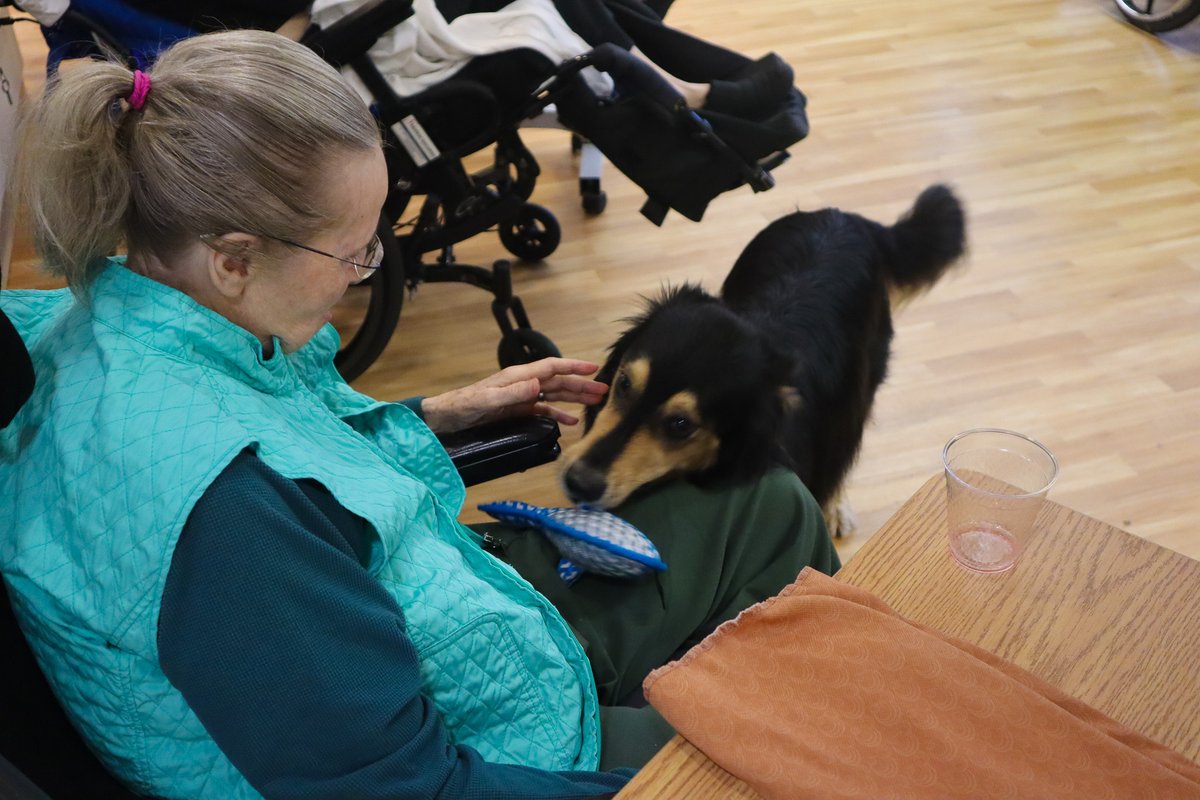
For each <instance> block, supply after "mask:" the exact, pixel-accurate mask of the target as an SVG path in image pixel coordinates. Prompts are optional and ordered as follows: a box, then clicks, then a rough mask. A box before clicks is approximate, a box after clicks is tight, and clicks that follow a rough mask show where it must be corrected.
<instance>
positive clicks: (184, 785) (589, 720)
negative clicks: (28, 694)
mask: <svg viewBox="0 0 1200 800" xmlns="http://www.w3.org/2000/svg"><path fill="white" fill-rule="evenodd" d="M3 305H4V309H5V311H6V312H7V313H8V314H9V316H10V317H12V318H13V320H14V322H15V323H16V325H17V327H18V329H19V330H21V332H22V335H23V337H24V338H25V341H26V343H27V345H29V349H30V351H31V352H32V355H33V359H34V364H35V367H36V370H37V379H38V384H37V389H36V392H35V394H34V397H33V398H32V399H31V400H30V402H29V403H28V404H27V405H26V407H25V408H24V409H22V411H21V412H20V414H19V416H18V417H17V419H16V421H15V422H14V423H13V425H11V426H10V427H9V428H8V429H7V430H5V431H3V432H0V497H3V498H4V500H3V505H4V506H6V507H7V508H6V510H5V512H4V513H5V515H6V516H8V517H9V519H10V522H6V524H5V525H4V528H3V531H2V535H0V569H2V570H3V573H4V577H5V579H6V581H7V582H8V585H9V588H10V592H11V594H12V596H13V605H14V609H15V610H16V612H17V616H18V618H19V619H20V621H21V625H22V628H23V629H24V631H25V634H26V636H27V637H28V639H29V641H30V643H31V645H32V647H33V649H34V652H35V653H36V654H37V657H38V660H39V663H40V664H41V667H42V669H43V671H44V672H45V673H46V674H47V677H48V678H49V680H50V683H51V684H52V685H53V687H54V689H55V691H56V693H57V695H58V697H59V699H60V700H61V701H62V703H63V705H64V706H65V707H66V709H67V711H68V714H69V715H70V716H71V718H72V719H73V721H74V722H75V724H76V726H77V727H78V728H79V729H80V730H81V732H82V733H83V734H84V736H85V737H86V738H87V740H88V741H89V742H90V743H91V745H92V747H93V749H94V750H95V751H96V752H97V754H98V755H99V756H100V758H101V760H102V761H103V762H104V763H105V764H106V765H107V766H108V767H109V768H110V769H111V770H112V771H113V772H114V773H116V774H117V775H118V776H120V777H121V778H122V779H124V780H125V781H126V782H127V783H129V784H130V785H131V786H132V787H133V788H135V789H136V790H139V791H141V792H145V793H150V794H155V795H160V796H164V797H187V798H201V797H212V798H221V799H222V800H228V799H229V798H240V797H256V796H257V793H256V792H255V791H254V790H253V789H252V788H251V787H250V786H249V784H247V782H246V781H245V779H244V778H243V777H242V776H241V775H240V774H239V773H238V772H237V770H236V769H235V768H234V767H233V765H232V764H230V763H229V761H228V759H226V758H225V757H224V755H223V754H222V753H221V752H220V750H219V749H218V748H217V746H216V745H215V743H214V742H213V741H212V739H211V738H210V737H209V736H208V734H207V733H206V732H205V730H204V728H203V726H201V724H200V722H199V721H198V720H197V719H196V716H195V715H194V714H193V713H192V712H191V710H190V709H189V708H188V705H187V703H186V702H185V701H184V699H183V697H182V695H180V693H179V692H178V691H176V689H175V688H174V687H173V686H172V685H171V684H170V682H168V680H167V679H166V677H165V676H164V675H163V673H162V670H161V669H160V667H159V660H158V650H157V641H156V630H157V626H158V616H159V605H160V602H161V598H162V592H163V586H164V584H165V581H166V577H167V570H168V568H169V566H170V563H171V554H172V552H173V550H174V547H175V543H176V541H177V539H178V537H179V534H180V531H181V530H182V528H183V525H184V522H185V520H186V519H187V517H188V514H189V512H190V510H191V508H192V506H193V505H194V504H195V502H196V500H197V498H198V497H200V495H201V494H202V493H203V492H204V491H205V489H206V488H207V487H208V485H209V484H210V483H211V482H212V480H213V479H214V477H215V476H216V475H217V474H219V473H220V472H221V470H222V469H223V468H224V467H225V465H226V464H228V463H229V461H230V460H231V459H232V458H233V457H234V456H235V455H236V454H237V453H238V452H240V451H241V450H243V449H244V448H253V449H254V450H255V451H256V452H257V454H258V456H259V458H261V459H263V461H265V462H266V463H267V464H268V465H270V466H271V467H272V468H274V469H275V470H276V471H278V472H279V473H281V474H282V475H284V476H286V477H288V478H293V479H298V478H313V479H315V480H317V481H319V482H320V483H321V484H322V485H324V486H325V487H326V488H327V489H328V490H329V491H330V492H332V494H333V495H334V496H335V497H336V498H337V499H338V501H339V502H340V503H341V504H342V505H344V506H345V507H346V508H348V509H349V510H350V511H353V512H354V513H355V514H358V515H359V516H361V517H363V518H364V519H366V520H367V521H368V522H370V523H371V525H372V526H373V527H374V529H375V531H376V532H377V534H378V542H377V543H376V545H375V552H374V554H373V557H372V560H371V565H370V567H369V568H370V570H371V572H372V574H373V575H374V576H375V577H376V578H377V579H378V580H379V581H380V583H381V584H383V585H384V586H385V587H387V588H388V589H389V590H390V591H391V593H392V594H393V595H394V596H395V598H396V600H397V602H398V603H399V605H400V607H401V608H402V609H403V610H404V615H405V621H406V624H407V632H408V635H409V636H410V637H411V638H412V640H413V642H414V643H415V645H416V648H417V650H418V652H419V653H420V655H421V665H422V666H421V671H422V675H421V677H422V681H423V686H424V693H425V694H426V695H427V696H428V697H430V698H431V699H432V700H433V702H434V703H435V704H436V705H437V707H438V708H439V709H440V710H441V712H442V714H443V716H444V718H445V723H446V726H447V728H448V729H449V731H450V734H451V736H452V737H453V739H454V740H455V741H456V742H458V743H462V744H466V745H470V746H471V747H474V748H476V749H477V750H479V751H480V753H481V754H482V755H483V756H484V757H485V758H487V759H489V760H492V761H501V762H508V763H518V764H526V765H529V766H535V767H541V768H543V769H548V770H566V769H589V770H590V769H594V768H595V767H596V765H597V762H598V756H599V724H598V721H597V708H596V699H595V687H594V685H593V683H592V677H591V670H590V668H589V666H588V663H587V660H586V658H585V657H584V655H583V652H582V650H581V648H580V646H579V644H578V643H577V641H576V640H575V638H574V637H573V636H572V634H571V632H570V630H569V629H568V627H567V625H566V623H565V622H564V621H563V620H562V618H561V617H560V616H559V615H558V613H557V612H556V611H555V609H554V608H553V607H552V606H551V605H550V604H549V603H548V602H547V601H546V600H545V599H544V598H543V597H542V596H541V595H539V594H538V593H537V592H535V591H534V590H533V589H532V587H530V586H529V585H528V584H527V583H526V582H525V581H523V580H522V579H521V578H520V577H519V576H517V574H516V573H515V572H514V571H513V570H512V569H510V568H509V567H507V566H506V565H504V564H502V563H501V562H499V561H497V560H496V559H494V558H492V557H491V556H490V555H488V554H487V553H485V552H483V551H482V550H481V549H480V548H479V546H478V537H476V536H475V534H474V533H472V532H471V531H469V530H468V529H466V528H464V527H462V526H461V525H459V524H458V523H457V522H456V519H455V517H456V515H457V512H458V510H459V508H460V506H461V504H462V501H463V495H464V493H463V487H462V482H461V481H460V480H459V478H458V475H457V473H456V472H455V471H454V468H453V465H452V464H451V463H450V461H449V459H448V457H447V456H446V454H445V451H444V450H443V449H442V448H441V447H440V446H439V444H438V442H437V439H436V438H435V437H434V436H433V434H432V433H431V432H430V431H429V429H428V428H427V427H425V425H424V424H422V423H421V422H420V420H419V419H417V418H416V416H415V415H413V414H412V412H410V411H409V410H408V409H407V408H404V407H403V406H400V405H396V404H387V403H378V402H375V401H373V400H371V399H370V398H368V397H366V396H364V395H361V394H359V393H357V392H355V391H354V390H353V389H351V388H350V387H349V386H347V385H346V383H345V382H343V381H342V380H341V379H340V378H339V377H338V375H337V373H336V372H335V371H334V369H333V365H332V356H333V353H334V352H335V350H336V347H337V336H336V333H334V331H333V330H332V328H330V327H329V326H326V328H325V329H324V330H322V331H321V332H320V333H319V334H318V335H317V336H316V337H315V338H314V339H313V341H311V342H310V343H309V344H308V345H306V346H305V347H304V348H302V349H301V350H299V351H297V352H296V353H293V354H291V355H288V356H283V355H280V352H281V351H279V350H278V348H277V349H276V353H277V355H276V356H275V357H274V358H271V359H269V360H264V359H263V357H262V348H261V347H260V345H259V343H258V342H257V340H256V339H255V338H254V337H253V336H252V335H250V334H249V333H248V332H247V331H245V330H243V329H242V328H239V327H237V326H235V325H233V324H232V323H230V322H229V321H227V320H225V319H224V318H223V317H221V316H219V315H217V314H214V313H213V312H211V311H208V310H207V309H205V308H203V307H201V306H199V305H198V304H196V303H195V302H194V301H192V300H191V299H190V298H189V297H187V296H186V295H183V294H181V293H179V292H177V291H175V290H173V289H171V288H168V287H166V286H164V285H162V284H160V283H157V282H155V281H152V280H149V279H147V278H143V277H141V276H139V275H136V274H134V273H132V272H130V271H129V270H127V269H125V268H124V266H123V265H122V264H121V263H120V262H119V261H117V260H114V261H113V263H111V264H110V265H109V266H108V268H107V269H105V270H104V272H103V273H102V274H101V276H100V277H99V278H98V279H97V281H96V283H95V284H94V286H93V287H92V289H91V290H90V303H88V304H80V303H78V302H76V301H75V299H74V298H73V297H72V296H71V295H70V293H69V292H67V291H66V290H63V291H59V292H36V291H28V292H6V293H5V294H4V295H3Z"/></svg>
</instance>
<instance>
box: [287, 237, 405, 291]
mask: <svg viewBox="0 0 1200 800" xmlns="http://www.w3.org/2000/svg"><path fill="white" fill-rule="evenodd" d="M263 236H264V238H267V239H274V240H275V241H277V242H279V243H280V244H286V245H287V246H288V247H298V248H300V249H301V250H307V251H308V252H310V253H316V254H317V255H319V256H325V257H326V258H332V259H333V260H334V261H341V262H342V263H343V264H349V265H350V266H352V267H354V274H355V275H357V276H358V279H359V280H366V279H367V278H369V277H371V276H372V275H374V274H375V270H377V269H379V268H380V267H382V266H383V242H381V241H379V234H375V236H374V237H372V239H371V241H370V242H369V243H368V244H367V249H366V250H364V251H363V257H362V261H356V260H354V259H353V258H342V257H341V256H335V255H334V254H333V253H326V252H325V251H324V250H318V249H317V248H315V247H309V246H308V245H306V244H300V243H299V242H293V241H291V240H289V239H280V238H279V237H277V236H267V235H266V234H263Z"/></svg>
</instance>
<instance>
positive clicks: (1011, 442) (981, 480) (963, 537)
mask: <svg viewBox="0 0 1200 800" xmlns="http://www.w3.org/2000/svg"><path fill="white" fill-rule="evenodd" d="M942 464H943V466H944V467H945V469H946V493H947V494H946V517H947V522H948V526H949V534H950V552H951V553H952V554H953V555H954V558H955V560H957V561H958V563H960V564H962V565H963V566H964V567H966V568H967V569H970V570H974V571H976V572H988V573H995V572H1004V571H1005V570H1009V569H1012V567H1013V565H1015V564H1016V563H1017V559H1018V558H1019V557H1020V555H1021V552H1022V551H1023V550H1024V549H1025V545H1026V544H1027V543H1028V541H1029V537H1030V536H1031V535H1032V534H1033V527H1034V521H1035V520H1036V519H1037V515H1038V511H1039V510H1040V509H1041V507H1042V502H1043V501H1044V500H1045V498H1046V493H1047V492H1048V491H1050V487H1051V486H1052V485H1053V484H1054V481H1055V479H1056V478H1057V477H1058V461H1057V460H1055V458H1054V454H1053V453H1051V452H1050V450H1049V449H1048V448H1047V447H1046V446H1045V445H1043V444H1042V443H1041V442H1038V441H1035V440H1033V439H1031V438H1029V437H1028V436H1025V435H1024V434H1021V433H1017V432H1015V431H1009V430H1004V429H1002V428H975V429H973V430H969V431H963V432H962V433H960V434H958V435H957V436H955V437H954V438H953V439H951V440H950V441H949V442H947V443H946V446H945V447H944V448H942Z"/></svg>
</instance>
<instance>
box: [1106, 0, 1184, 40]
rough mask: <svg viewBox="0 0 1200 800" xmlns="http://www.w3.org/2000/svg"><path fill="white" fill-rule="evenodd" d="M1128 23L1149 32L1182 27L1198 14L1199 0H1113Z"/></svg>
mask: <svg viewBox="0 0 1200 800" xmlns="http://www.w3.org/2000/svg"><path fill="white" fill-rule="evenodd" d="M1115 2H1116V4H1117V10H1118V11H1120V12H1121V15H1122V16H1124V17H1125V19H1126V20H1128V21H1129V23H1130V24H1132V25H1134V26H1136V27H1138V28H1141V29H1142V30H1144V31H1148V32H1150V33H1163V32H1164V31H1173V30H1175V29H1176V28H1182V27H1183V26H1184V25H1187V24H1188V23H1189V22H1191V21H1192V20H1194V19H1195V18H1196V17H1198V16H1200V0H1157V1H1156V0H1115Z"/></svg>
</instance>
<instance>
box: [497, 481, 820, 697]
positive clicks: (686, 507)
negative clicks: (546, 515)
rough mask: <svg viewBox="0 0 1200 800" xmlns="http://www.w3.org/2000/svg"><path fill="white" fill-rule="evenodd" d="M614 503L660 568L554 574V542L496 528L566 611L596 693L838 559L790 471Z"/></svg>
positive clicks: (618, 689)
mask: <svg viewBox="0 0 1200 800" xmlns="http://www.w3.org/2000/svg"><path fill="white" fill-rule="evenodd" d="M617 513H618V514H619V515H620V516H622V517H624V518H625V519H627V520H629V521H630V522H631V523H633V524H634V525H635V526H636V527H638V528H639V529H641V530H642V531H643V532H644V533H645V534H646V535H647V536H649V537H650V538H651V540H653V541H654V543H655V545H656V546H657V547H658V549H659V552H660V554H661V556H662V559H663V561H665V562H666V564H667V570H666V571H665V572H662V573H656V574H653V575H648V576H645V577H643V578H640V579H634V580H618V579H613V578H605V577H601V576H596V575H587V574H585V575H584V576H583V577H581V578H580V579H579V580H578V581H577V582H576V583H575V584H574V585H573V586H570V587H568V586H566V585H565V584H564V583H563V582H562V580H560V579H559V577H558V575H557V573H556V571H555V567H556V564H557V562H558V558H559V556H558V552H557V551H556V550H555V549H554V547H553V546H552V545H551V544H550V543H549V542H548V541H547V540H546V538H545V537H544V536H542V535H540V534H538V533H536V532H534V531H527V532H525V533H523V534H515V535H502V536H501V538H502V539H504V540H506V547H505V554H504V557H505V558H506V559H507V560H508V561H509V562H510V563H512V564H513V565H514V566H515V567H516V568H517V570H518V571H519V572H520V573H521V574H522V575H523V576H524V577H525V578H526V579H527V580H529V581H530V582H531V583H532V584H533V585H534V586H535V587H537V589H538V590H539V591H541V592H542V593H543V594H544V595H545V596H546V597H547V598H549V599H550V601H551V602H553V603H554V605H555V606H556V607H557V608H558V609H559V611H561V612H562V614H563V616H564V617H565V618H566V620H567V622H569V623H570V624H571V626H572V628H573V629H574V630H575V632H576V634H577V635H578V636H579V637H580V639H581V641H583V644H584V647H585V649H586V650H587V654H588V658H589V660H590V661H591V663H592V670H593V672H594V673H595V676H596V684H597V690H598V692H599V696H600V702H601V703H602V704H605V705H615V704H618V703H620V702H621V700H622V699H623V698H625V697H626V696H627V695H629V694H630V693H631V692H634V691H636V690H637V689H638V687H640V685H641V683H642V680H643V678H645V676H646V675H647V674H648V673H649V672H650V670H652V669H654V668H655V667H658V666H661V665H662V664H664V663H665V662H667V661H668V660H670V659H671V657H672V656H673V655H674V654H676V652H677V651H678V650H680V648H681V647H683V646H685V645H690V644H694V643H695V641H696V640H698V639H699V638H701V637H703V636H704V635H706V634H707V633H708V632H710V631H711V630H712V629H713V628H715V627H716V626H717V625H719V624H720V623H722V622H724V621H726V620H729V619H732V618H733V617H735V616H737V614H738V613H739V612H740V611H742V610H743V609H745V608H747V607H749V606H751V605H753V604H754V603H757V602H759V601H761V600H764V599H766V598H768V597H771V596H773V595H774V594H776V593H778V591H779V590H780V589H782V588H783V587H784V586H786V585H787V584H789V583H791V582H792V581H793V580H794V579H795V577H796V576H797V574H799V572H800V570H802V569H803V568H804V567H806V566H812V567H814V568H815V569H818V570H820V571H822V572H825V573H830V574H832V573H833V572H835V571H836V570H837V569H838V567H839V566H840V562H839V560H838V556H837V552H836V551H835V550H834V547H833V543H832V541H831V540H830V538H829V534H828V532H827V531H826V528H825V521H824V518H823V517H822V515H821V509H820V508H819V507H818V505H817V503H816V501H814V500H813V498H812V495H811V494H810V493H809V492H808V490H807V489H806V488H805V487H804V486H803V485H802V484H801V483H800V481H799V479H798V478H796V476H795V475H794V474H792V473H791V472H787V471H784V470H776V471H773V472H771V473H769V474H768V475H767V476H766V477H764V478H762V479H761V480H759V481H757V482H754V483H750V484H743V485H738V486H720V487H711V488H705V489H701V488H698V487H696V486H693V485H691V484H688V483H684V482H676V483H672V484H669V485H666V486H663V487H661V488H658V489H655V490H653V491H650V492H647V493H646V494H645V495H643V496H641V497H638V498H635V499H633V500H631V501H629V502H627V503H626V504H625V505H623V506H622V507H621V508H619V509H617Z"/></svg>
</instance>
